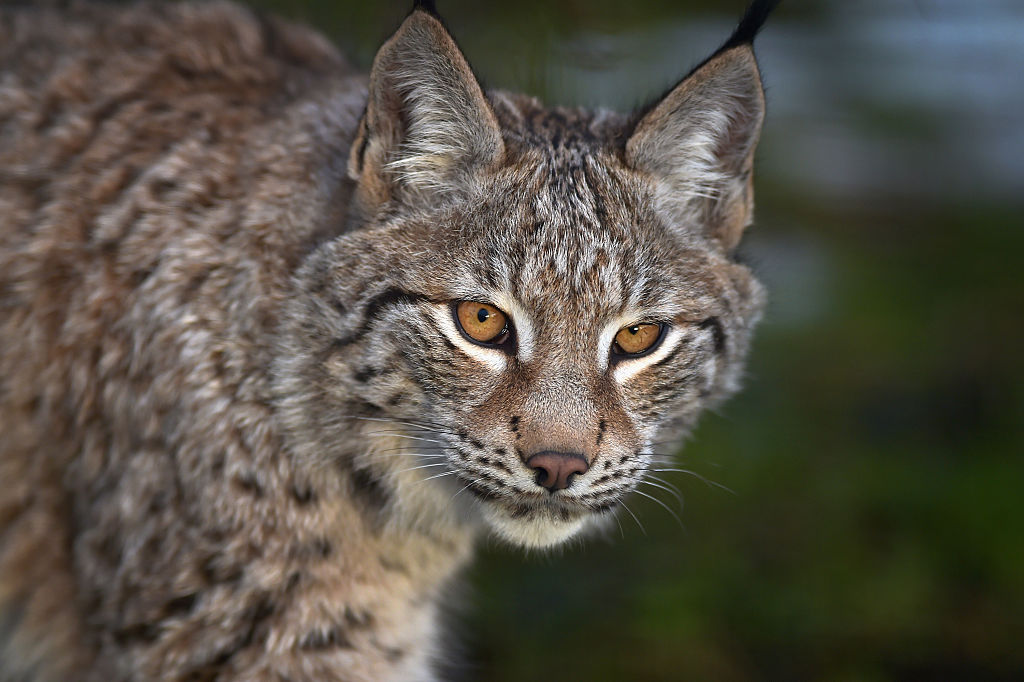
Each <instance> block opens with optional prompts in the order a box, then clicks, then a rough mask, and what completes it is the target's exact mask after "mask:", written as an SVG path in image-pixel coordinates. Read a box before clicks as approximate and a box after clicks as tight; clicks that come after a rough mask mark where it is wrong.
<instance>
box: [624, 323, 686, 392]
mask: <svg viewBox="0 0 1024 682" xmlns="http://www.w3.org/2000/svg"><path fill="white" fill-rule="evenodd" d="M627 324H629V323H628V322H627ZM621 328H622V327H618V328H617V329H616V331H615V332H613V333H612V335H611V336H610V337H609V339H608V344H607V345H605V347H604V349H605V350H604V352H605V362H606V363H607V362H608V356H609V354H610V353H611V340H612V339H614V338H615V334H616V333H617V332H618V329H621ZM682 337H683V331H682V330H681V329H679V328H678V327H669V329H668V331H666V332H665V338H664V339H662V341H661V345H659V346H658V347H657V348H656V349H655V350H654V352H653V353H651V354H650V355H645V356H643V357H640V358H623V359H622V360H619V361H618V362H617V363H616V364H615V369H614V371H613V372H612V376H614V377H615V380H616V381H617V382H619V383H620V384H623V383H625V382H627V381H629V380H630V379H631V378H633V377H634V376H636V375H637V374H639V373H640V372H642V371H644V370H645V369H647V368H648V367H650V366H651V365H653V364H655V363H656V362H660V361H661V360H662V359H664V358H665V357H666V356H668V354H669V353H671V352H672V351H673V350H674V349H675V347H676V346H677V345H678V344H679V340H680V339H681V338H682Z"/></svg>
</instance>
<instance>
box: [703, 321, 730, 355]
mask: <svg viewBox="0 0 1024 682" xmlns="http://www.w3.org/2000/svg"><path fill="white" fill-rule="evenodd" d="M697 326H698V327H699V328H700V329H710V330H711V335H712V336H713V337H714V339H715V352H716V353H722V352H724V351H725V330H723V329H722V322H721V321H720V320H719V319H718V318H717V317H709V318H708V319H706V320H704V321H703V322H701V323H700V324H699V325H697Z"/></svg>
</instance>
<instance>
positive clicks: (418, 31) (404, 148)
mask: <svg viewBox="0 0 1024 682" xmlns="http://www.w3.org/2000/svg"><path fill="white" fill-rule="evenodd" d="M503 156H504V143H503V142H502V137H501V128H500V127H499V125H498V121H497V118H496V117H495V115H494V112H493V110H492V109H491V106H490V103H489V102H488V101H487V98H486V96H485V95H484V93H483V90H482V89H481V87H480V84H479V83H478V82H477V80H476V77H475V76H474V75H473V72H472V70H471V69H470V67H469V64H468V63H467V62H466V59H465V57H463V55H462V53H461V52H460V50H459V48H458V46H457V45H456V44H455V41H454V40H453V39H452V37H451V35H449V33H448V31H447V30H446V29H445V27H444V25H443V24H442V23H441V22H440V21H439V20H438V19H437V17H435V16H434V15H432V14H431V13H429V12H428V11H425V10H423V9H417V10H415V11H413V12H412V14H410V15H409V17H408V18H407V19H406V20H405V21H404V22H403V23H402V25H401V26H400V27H399V29H398V31H396V32H395V34H394V35H393V36H392V37H391V38H390V39H389V40H388V41H387V42H386V43H384V45H383V46H382V47H381V48H380V50H379V51H378V52H377V56H376V57H375V58H374V61H373V67H372V68H371V70H370V83H369V95H368V99H367V103H366V113H365V114H364V116H363V119H362V121H361V122H360V124H359V128H358V131H357V134H356V138H355V140H354V141H353V144H352V151H351V153H350V156H349V166H348V170H349V176H350V177H351V178H352V179H353V180H355V181H356V182H357V183H358V184H357V202H358V203H359V204H361V205H362V208H363V209H364V210H372V209H373V208H375V207H379V206H380V205H382V204H384V203H385V202H387V201H388V200H390V199H392V198H393V197H396V196H400V197H401V198H402V199H405V200H414V199H415V197H416V195H418V194H423V193H426V192H431V193H437V192H447V191H452V190H455V189H457V187H458V184H459V176H460V175H464V174H467V173H471V172H473V171H475V170H479V169H480V168H488V167H494V166H495V165H497V164H498V163H500V161H501V159H502V158H503Z"/></svg>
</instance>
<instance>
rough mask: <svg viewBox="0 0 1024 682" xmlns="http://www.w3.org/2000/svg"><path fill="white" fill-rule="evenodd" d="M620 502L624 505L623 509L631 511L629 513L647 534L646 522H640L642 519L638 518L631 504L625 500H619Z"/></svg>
mask: <svg viewBox="0 0 1024 682" xmlns="http://www.w3.org/2000/svg"><path fill="white" fill-rule="evenodd" d="M619 504H621V505H622V508H623V509H625V510H626V511H627V512H629V515H630V516H632V517H633V520H634V521H636V525H638V526H640V532H641V533H643V534H644V535H647V529H646V528H644V524H642V523H640V519H638V518H637V516H636V514H634V513H633V510H632V509H630V508H629V505H627V504H626V503H625V501H623V500H619Z"/></svg>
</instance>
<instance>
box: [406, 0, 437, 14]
mask: <svg viewBox="0 0 1024 682" xmlns="http://www.w3.org/2000/svg"><path fill="white" fill-rule="evenodd" d="M412 9H413V11H414V12H415V11H416V10H418V9H419V10H423V11H424V12H426V13H427V14H431V15H433V16H435V17H438V18H440V15H439V14H438V13H437V5H435V4H434V0H412Z"/></svg>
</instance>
